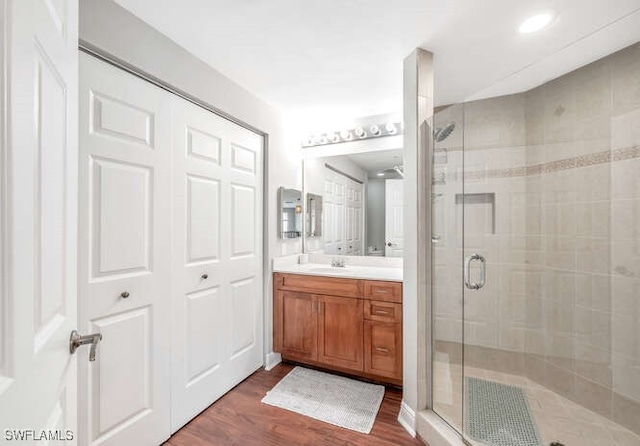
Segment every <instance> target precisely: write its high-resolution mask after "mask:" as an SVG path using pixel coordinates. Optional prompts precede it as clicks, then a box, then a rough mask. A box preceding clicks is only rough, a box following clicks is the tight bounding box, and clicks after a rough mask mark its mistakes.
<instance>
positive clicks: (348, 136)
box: [340, 130, 353, 141]
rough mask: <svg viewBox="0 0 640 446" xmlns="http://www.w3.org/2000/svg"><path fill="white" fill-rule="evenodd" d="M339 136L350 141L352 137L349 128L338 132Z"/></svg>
mask: <svg viewBox="0 0 640 446" xmlns="http://www.w3.org/2000/svg"><path fill="white" fill-rule="evenodd" d="M340 137H341V138H342V139H344V140H345V141H351V140H352V139H353V134H352V133H351V132H350V131H349V130H343V131H341V132H340Z"/></svg>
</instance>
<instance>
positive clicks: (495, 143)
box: [434, 44, 640, 432]
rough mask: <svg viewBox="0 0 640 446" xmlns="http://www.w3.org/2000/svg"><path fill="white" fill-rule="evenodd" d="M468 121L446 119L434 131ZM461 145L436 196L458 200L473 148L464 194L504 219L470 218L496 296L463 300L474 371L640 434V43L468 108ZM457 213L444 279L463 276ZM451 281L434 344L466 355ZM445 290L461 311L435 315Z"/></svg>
mask: <svg viewBox="0 0 640 446" xmlns="http://www.w3.org/2000/svg"><path fill="white" fill-rule="evenodd" d="M462 113H463V106H454V107H449V108H446V109H442V110H440V112H439V113H438V114H437V115H436V117H435V126H436V128H437V127H438V125H439V123H440V125H442V123H445V124H446V122H449V121H455V122H458V123H461V122H463V120H462ZM456 137H457V138H458V140H456V139H455V138H454V134H452V136H451V138H452V139H451V141H449V140H445V141H443V142H442V143H440V144H437V145H436V149H441V148H446V152H445V153H446V156H447V162H446V164H442V166H438V165H437V164H436V166H435V169H436V177H437V175H438V174H437V172H438V169H439V168H440V169H444V170H445V175H446V184H445V185H437V184H436V185H435V186H434V190H435V192H436V193H437V192H438V190H439V188H440V191H441V193H442V194H443V197H445V198H443V200H444V199H448V200H453V198H451V197H453V196H454V195H455V194H456V193H460V192H461V189H462V187H461V185H462V184H461V180H462V176H461V168H460V167H461V166H462V162H463V161H462V152H461V151H460V150H459V149H460V147H462V145H463V144H464V148H465V152H464V167H465V177H464V178H465V190H464V192H465V194H495V205H494V206H493V209H492V207H491V205H490V203H488V202H487V201H486V200H485V201H484V202H483V201H482V200H481V201H480V202H472V203H469V204H467V205H466V206H465V215H464V219H465V247H466V253H467V254H468V253H470V252H478V253H480V254H482V255H484V256H485V257H486V258H487V262H488V268H487V271H488V272H487V274H488V277H487V279H488V280H487V286H486V287H485V288H484V289H482V290H481V291H479V292H472V291H467V292H465V309H464V311H465V325H464V330H465V343H466V345H467V346H466V347H465V360H466V361H468V362H469V363H473V362H482V361H484V362H485V363H487V361H489V362H492V364H490V365H491V366H493V367H496V368H500V369H507V371H511V372H519V373H523V374H526V375H527V376H528V377H530V378H532V379H534V380H536V381H538V382H540V383H542V384H544V385H545V386H547V387H549V388H551V389H553V390H555V391H556V392H558V393H560V394H562V395H564V396H567V397H569V398H571V399H573V400H575V401H577V402H579V403H581V404H583V405H585V406H586V407H588V408H589V409H591V410H594V411H596V412H598V413H600V414H602V415H605V416H607V417H609V418H612V419H614V420H615V421H617V422H619V423H620V424H622V425H624V426H626V427H628V428H630V429H632V430H634V431H635V432H640V44H635V45H633V46H631V47H628V48H626V49H624V50H622V51H620V52H618V53H615V54H612V55H610V56H608V57H606V58H604V59H601V60H599V61H597V62H595V63H592V64H590V65H588V66H586V67H583V68H580V69H578V70H576V71H574V72H572V73H569V74H567V75H565V76H562V77H560V78H558V79H554V80H553V81H550V82H548V83H546V84H544V85H542V86H540V87H537V88H535V89H533V90H530V91H528V92H526V93H522V94H518V95H512V96H505V97H500V98H493V99H488V100H482V101H475V102H471V103H466V104H464V141H462V140H461V138H462V132H458V135H457V136H456ZM441 153H442V152H441ZM455 166H458V167H455ZM445 207H446V209H445ZM460 209H461V206H459V205H455V204H453V203H452V201H450V202H449V203H447V204H446V206H445V204H444V203H443V206H442V212H441V214H442V217H441V218H442V219H443V220H444V221H446V222H447V223H448V222H451V224H450V225H449V226H451V225H452V224H453V222H457V226H458V227H457V230H456V231H451V230H450V231H449V232H448V235H447V236H446V237H445V240H444V241H443V243H442V245H443V246H442V247H438V248H436V253H435V256H436V257H437V258H438V259H447V260H446V261H444V260H441V261H440V268H441V269H442V270H444V269H445V267H446V266H451V265H459V264H460V258H461V257H460V256H461V251H460V249H461V241H462V239H461V237H460V234H461V233H462V232H461V230H462V228H461V222H462V215H461V210H460ZM438 211H439V209H436V210H435V213H436V215H437V214H438ZM441 226H442V225H441ZM444 226H446V224H445V225H444ZM435 227H436V230H437V228H438V224H437V222H436V225H435ZM445 232H446V231H445ZM447 246H448V247H449V248H452V247H453V246H455V247H456V249H455V250H452V249H450V250H449V251H448V252H446V247H447ZM438 250H440V251H438ZM447 256H448V257H447ZM456 262H457V263H456ZM435 263H436V268H438V266H437V265H438V261H436V262H435ZM453 271H458V270H457V269H456V268H453ZM448 274H449V277H448V280H447V283H446V284H443V283H440V284H437V286H438V288H435V289H434V292H435V295H436V299H435V301H436V308H435V317H436V338H437V339H438V340H440V341H448V342H453V343H455V342H459V341H460V335H459V334H456V329H457V330H458V331H460V327H461V325H460V323H461V321H460V315H461V312H460V311H459V310H460V305H461V302H460V299H459V298H458V299H457V300H455V299H454V298H453V296H454V295H455V292H456V290H459V283H460V282H459V277H457V276H456V275H458V276H459V274H457V272H454V273H448ZM442 276H444V273H443V274H442ZM439 277H440V274H439V273H438V271H436V278H439ZM437 280H438V279H437ZM445 289H447V290H448V291H447V292H448V293H449V294H451V296H452V299H450V300H449V301H448V304H440V305H438V302H439V300H445V299H444V298H441V297H440V296H439V295H438V293H445ZM458 294H459V291H458Z"/></svg>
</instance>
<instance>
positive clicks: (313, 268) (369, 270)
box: [273, 263, 402, 282]
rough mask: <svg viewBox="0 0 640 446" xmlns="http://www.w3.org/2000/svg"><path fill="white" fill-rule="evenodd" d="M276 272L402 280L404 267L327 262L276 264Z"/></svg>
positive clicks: (274, 269)
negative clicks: (338, 264)
mask: <svg viewBox="0 0 640 446" xmlns="http://www.w3.org/2000/svg"><path fill="white" fill-rule="evenodd" d="M273 271H274V272H278V273H290V274H306V275H310V276H326V277H342V278H345V279H366V280H387V281H392V282H402V268H397V267H390V266H369V265H366V266H365V265H349V264H347V266H345V267H344V268H342V267H333V266H331V265H330V264H325V263H303V264H297V263H296V264H274V267H273Z"/></svg>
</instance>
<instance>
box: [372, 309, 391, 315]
mask: <svg viewBox="0 0 640 446" xmlns="http://www.w3.org/2000/svg"><path fill="white" fill-rule="evenodd" d="M374 313H375V314H389V312H388V311H384V310H376V311H374Z"/></svg>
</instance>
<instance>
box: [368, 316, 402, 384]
mask: <svg viewBox="0 0 640 446" xmlns="http://www.w3.org/2000/svg"><path fill="white" fill-rule="evenodd" d="M401 330H402V325H400V324H395V323H388V322H373V321H365V328H364V359H365V366H364V371H365V373H367V374H371V375H377V376H381V377H385V378H391V379H394V380H401V379H402V331H401Z"/></svg>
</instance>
